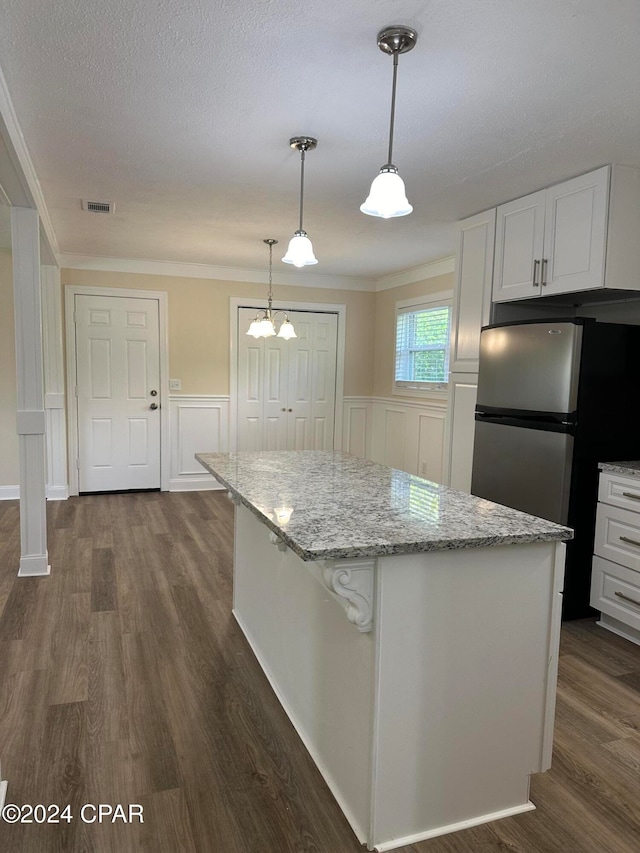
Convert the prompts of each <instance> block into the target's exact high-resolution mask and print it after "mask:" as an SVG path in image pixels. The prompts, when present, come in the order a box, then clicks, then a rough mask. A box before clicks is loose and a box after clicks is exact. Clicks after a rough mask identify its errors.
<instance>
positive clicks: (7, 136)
mask: <svg viewBox="0 0 640 853" xmlns="http://www.w3.org/2000/svg"><path fill="white" fill-rule="evenodd" d="M0 117H1V118H2V125H3V126H4V127H3V129H4V131H5V132H4V133H2V136H3V138H4V143H5V146H6V149H7V153H8V155H9V157H10V159H11V161H12V165H13V170H14V174H15V178H17V180H18V181H19V183H20V185H21V187H22V190H23V192H24V196H23V197H15V198H11V195H12V193H11V192H8V196H9V199H10V201H11V203H12V204H15V205H16V206H18V207H23V206H28V207H32V208H35V209H36V210H37V211H38V216H39V217H40V233H41V237H42V239H43V240H44V244H45V246H44V248H45V253H46V255H48V256H49V257H47V258H45V260H51V261H53V260H54V259H55V257H56V255H57V254H58V251H59V250H58V241H57V239H56V235H55V231H54V230H53V224H52V222H51V219H50V217H49V211H48V209H47V205H46V204H45V200H44V195H43V193H42V187H41V186H40V181H39V180H38V175H37V174H36V170H35V166H34V165H33V160H32V159H31V155H30V154H29V149H28V148H27V144H26V142H25V139H24V136H23V133H22V130H21V128H20V124H19V123H18V117H17V115H16V111H15V109H14V106H13V101H12V100H11V95H10V94H9V88H8V86H7V81H6V80H5V77H4V74H3V73H2V69H0ZM5 189H8V187H5ZM25 201H28V205H25Z"/></svg>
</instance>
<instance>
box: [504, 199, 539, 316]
mask: <svg viewBox="0 0 640 853" xmlns="http://www.w3.org/2000/svg"><path fill="white" fill-rule="evenodd" d="M545 199H546V191H545V190H541V191H540V192H537V193H532V194H531V195H528V196H525V197H524V198H519V199H516V200H515V201H510V202H509V203H508V204H502V205H500V207H499V208H498V213H497V219H496V252H495V263H494V279H493V301H494V302H508V301H510V300H512V299H530V298H531V297H532V296H539V294H540V270H539V265H537V264H536V265H534V261H536V260H537V261H540V260H541V259H542V257H543V254H542V249H543V243H544V214H545ZM534 274H535V280H534Z"/></svg>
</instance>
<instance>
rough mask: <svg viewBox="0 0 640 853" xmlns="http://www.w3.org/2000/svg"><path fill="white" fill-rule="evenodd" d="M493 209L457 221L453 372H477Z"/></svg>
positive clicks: (486, 305) (487, 293)
mask: <svg viewBox="0 0 640 853" xmlns="http://www.w3.org/2000/svg"><path fill="white" fill-rule="evenodd" d="M495 230H496V211H495V208H494V209H493V210H488V211H486V213H479V214H477V215H476V216H471V217H469V219H465V220H464V221H463V222H460V223H459V242H458V257H457V281H456V291H455V296H454V300H453V318H452V322H451V354H450V358H449V369H450V370H451V372H452V373H477V372H478V352H479V349H480V327H481V326H485V325H486V324H487V323H488V322H489V314H490V311H491V279H492V275H493V248H494V240H495Z"/></svg>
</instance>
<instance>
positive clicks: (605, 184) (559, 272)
mask: <svg viewBox="0 0 640 853" xmlns="http://www.w3.org/2000/svg"><path fill="white" fill-rule="evenodd" d="M639 176H640V173H639V172H638V171H637V170H636V169H631V168H627V167H624V166H604V167H603V168H602V169H597V170H596V171H595V172H590V173H589V174H587V175H581V176H580V177H578V178H573V179H572V180H570V181H565V182H563V183H562V184H558V185H557V186H554V187H550V188H549V189H546V190H541V191H540V192H536V193H533V194H532V195H529V196H525V198H521V199H516V200H515V201H511V202H509V203H508V204H503V205H501V206H500V207H498V210H497V220H496V250H495V264H494V279H493V301H494V302H507V301H510V300H514V299H530V298H532V297H536V296H550V295H553V294H559V293H577V292H581V291H589V290H595V289H598V288H612V289H619V290H640V240H639V239H638V236H639V235H640V177H639Z"/></svg>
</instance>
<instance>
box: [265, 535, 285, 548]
mask: <svg viewBox="0 0 640 853" xmlns="http://www.w3.org/2000/svg"><path fill="white" fill-rule="evenodd" d="M269 542H271V544H272V545H276V546H277V548H278V551H286V550H287V544H286V542H283V541H282V539H281V538H280V537H279V536H278V535H277V534H276V533H273V531H272V532H270V533H269Z"/></svg>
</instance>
